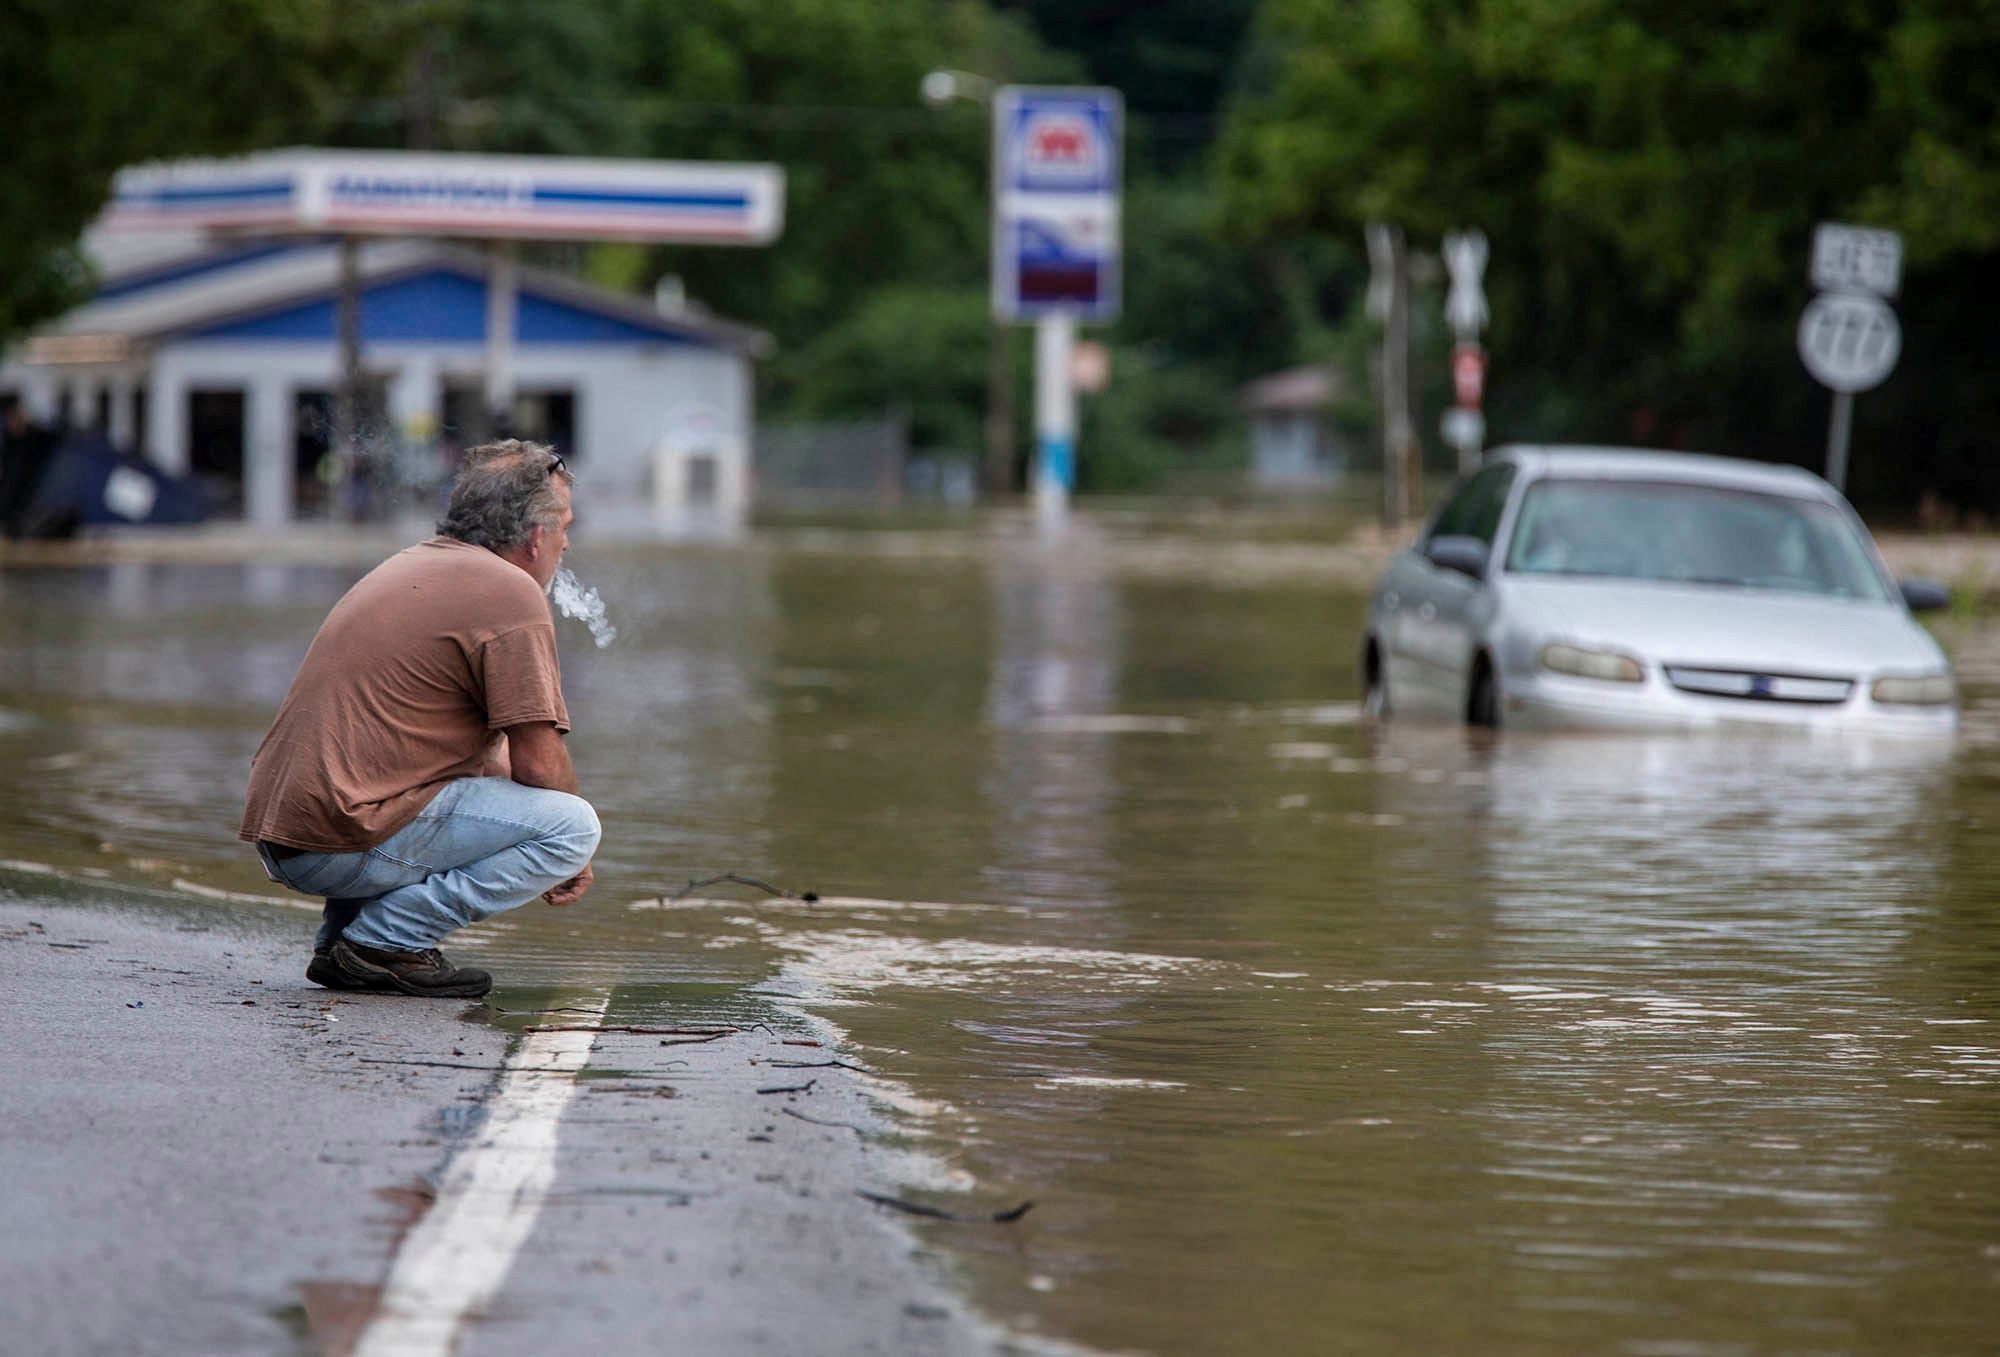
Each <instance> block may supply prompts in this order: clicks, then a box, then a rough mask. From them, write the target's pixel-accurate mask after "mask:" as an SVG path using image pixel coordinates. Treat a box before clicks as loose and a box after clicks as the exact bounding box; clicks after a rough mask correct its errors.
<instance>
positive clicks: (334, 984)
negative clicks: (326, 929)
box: [306, 947, 395, 990]
mask: <svg viewBox="0 0 2000 1357" xmlns="http://www.w3.org/2000/svg"><path fill="white" fill-rule="evenodd" d="M306 979H308V980H310V981H312V982H313V983H314V984H315V985H320V986H322V987H324V988H326V989H346V990H362V989H375V990H385V989H386V990H393V989H394V988H395V986H394V985H392V984H390V983H388V982H387V981H386V980H385V981H383V982H382V983H381V984H379V985H373V984H371V985H364V984H362V983H361V982H360V981H358V980H350V979H348V978H347V977H346V976H345V975H343V974H341V970H340V967H338V966H336V965H334V963H333V949H332V948H331V947H315V948H314V949H313V959H312V960H311V961H308V962H307V963H306Z"/></svg>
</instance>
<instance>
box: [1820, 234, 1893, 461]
mask: <svg viewBox="0 0 2000 1357" xmlns="http://www.w3.org/2000/svg"><path fill="white" fill-rule="evenodd" d="M1902 269H1903V238H1902V237H1901V236H1899V235H1897V234H1896V233H1895V232H1894V231H1874V230H1868V229H1866V228H1863V227H1858V226H1841V225H1837V224H1835V223H1833V222H1823V223H1821V224H1820V225H1819V226H1817V227H1815V228H1814V229H1813V248H1812V282H1813V286H1814V287H1817V288H1820V289H1822V291H1821V292H1820V295H1818V296H1817V297H1814V298H1813V299H1812V300H1811V301H1810V302H1808V303H1807V304H1806V309H1805V314H1804V315H1802V316H1800V317H1799V358H1800V360H1801V361H1803V362H1804V363H1805V365H1806V371H1807V372H1810V373H1811V374H1812V375H1813V378H1814V379H1815V380H1816V381H1818V382H1819V383H1820V385H1822V386H1824V387H1826V388H1827V389H1829V390H1830V391H1832V392H1833V413H1832V415H1831V417H1830V418H1829V420H1828V422H1827V435H1826V478H1827V480H1829V481H1831V482H1832V483H1833V488H1834V489H1836V490H1842V491H1844V490H1845V489H1846V488H1847V446H1848V440H1849V436H1850V434H1851V432H1852V430H1853V427H1854V396H1855V393H1856V392H1860V391H1867V390H1870V389H1872V388H1874V387H1876V386H1879V385H1881V384H1882V381H1883V380H1884V379H1885V378H1886V377H1888V375H1889V374H1890V373H1891V372H1892V371H1894V370H1895V367H1896V359H1897V357H1898V355H1900V354H1901V352H1902V347H1903V335H1902V331H1901V329H1900V328H1898V326H1897V324H1896V313H1895V312H1894V311H1892V310H1891V309H1890V308H1889V305H1888V303H1887V302H1886V301H1885V300H1884V298H1888V297H1893V296H1895V295H1896V288H1897V286H1898V284H1899V282H1900V281H1901V276H1902Z"/></svg>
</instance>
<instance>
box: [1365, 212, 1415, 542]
mask: <svg viewBox="0 0 2000 1357" xmlns="http://www.w3.org/2000/svg"><path fill="white" fill-rule="evenodd" d="M1368 263H1369V268H1370V273H1369V283H1368V310H1369V314H1371V315H1373V316H1374V317H1375V318H1376V319H1377V320H1378V321H1379V322H1380V323H1381V325H1382V346H1381V358H1380V361H1379V362H1378V364H1377V369H1378V371H1379V372H1380V374H1381V375H1380V378H1379V381H1380V389H1381V394H1382V522H1383V524H1384V525H1385V526H1387V527H1390V528H1398V527H1401V526H1402V525H1403V521H1404V520H1405V519H1407V518H1408V517H1409V516H1410V511H1411V507H1412V505H1413V503H1414V500H1415V485H1414V481H1415V479H1416V477H1417V475H1418V474H1419V464H1418V459H1417V430H1416V423H1415V421H1414V420H1412V419H1411V417H1410V265H1409V251H1408V249H1407V248H1406V246H1405V244H1404V240H1403V228H1402V227H1400V226H1395V225H1392V224H1390V223H1388V222H1379V221H1378V222H1370V223H1369V224H1368Z"/></svg>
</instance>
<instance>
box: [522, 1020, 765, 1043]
mask: <svg viewBox="0 0 2000 1357" xmlns="http://www.w3.org/2000/svg"><path fill="white" fill-rule="evenodd" d="M521 1030H522V1031H523V1032H631V1033H634V1034H636V1035H638V1036H642V1037H657V1036H663V1035H664V1036H671V1037H681V1036H685V1037H693V1038H695V1040H694V1041H674V1042H662V1043H660V1044H661V1045H663V1046H693V1045H696V1044H697V1043H698V1042H703V1041H717V1040H719V1039H721V1038H723V1037H731V1036H735V1035H736V1031H737V1029H736V1028H734V1027H726V1028H721V1029H719V1030H718V1029H716V1028H708V1027H621V1026H617V1025H612V1026H598V1025H595V1024H592V1023H554V1022H538V1023H530V1024H529V1025H528V1026H526V1027H523V1028H522V1029H521Z"/></svg>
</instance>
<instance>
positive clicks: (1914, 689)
mask: <svg viewBox="0 0 2000 1357" xmlns="http://www.w3.org/2000/svg"><path fill="white" fill-rule="evenodd" d="M1869 691H1870V692H1872V693H1873V694H1874V695H1875V700H1876V701H1877V702H1890V703H1895V704H1896V705H1898V706H1912V707H1936V706H1942V705H1943V704H1944V703H1947V702H1950V701H1952V700H1953V699H1955V698H1956V697H1957V696H1958V685H1957V684H1955V683H1953V682H1952V681H1951V675H1950V674H1948V673H1945V674H1888V675H1885V676H1884V677H1882V678H1878V679H1876V680H1875V686H1874V687H1873V688H1871V689H1870V690H1869Z"/></svg>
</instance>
